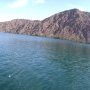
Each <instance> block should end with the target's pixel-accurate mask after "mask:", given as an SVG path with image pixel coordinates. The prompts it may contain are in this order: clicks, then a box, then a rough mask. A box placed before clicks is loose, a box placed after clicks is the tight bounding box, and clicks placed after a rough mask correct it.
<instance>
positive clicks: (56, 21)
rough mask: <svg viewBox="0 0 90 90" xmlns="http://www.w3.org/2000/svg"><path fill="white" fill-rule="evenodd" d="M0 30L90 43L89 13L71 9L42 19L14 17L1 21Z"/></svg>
mask: <svg viewBox="0 0 90 90" xmlns="http://www.w3.org/2000/svg"><path fill="white" fill-rule="evenodd" d="M0 31H1V32H10V33H18V34H28V35H37V36H47V37H54V38H60V39H66V40H72V41H76V42H83V43H90V13H89V12H84V11H80V10H78V9H71V10H66V11H64V12H60V13H57V14H55V15H53V16H51V17H48V18H46V19H44V20H42V21H39V20H34V21H31V20H25V19H15V20H12V21H7V22H1V23H0Z"/></svg>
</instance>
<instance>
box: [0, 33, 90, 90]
mask: <svg viewBox="0 0 90 90" xmlns="http://www.w3.org/2000/svg"><path fill="white" fill-rule="evenodd" d="M0 90H90V45H89V44H87V45H86V44H80V43H74V42H70V41H65V40H59V39H51V38H44V37H36V36H28V35H17V34H8V33H0Z"/></svg>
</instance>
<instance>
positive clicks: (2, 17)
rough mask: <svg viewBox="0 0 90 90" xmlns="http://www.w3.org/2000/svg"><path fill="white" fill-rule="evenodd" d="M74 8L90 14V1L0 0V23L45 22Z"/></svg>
mask: <svg viewBox="0 0 90 90" xmlns="http://www.w3.org/2000/svg"><path fill="white" fill-rule="evenodd" d="M73 8H77V9H80V10H82V11H89V12H90V0H0V22H2V21H8V20H12V19H30V20H43V19H45V18H47V17H49V16H51V15H53V14H55V13H58V12H61V11H64V10H69V9H73Z"/></svg>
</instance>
